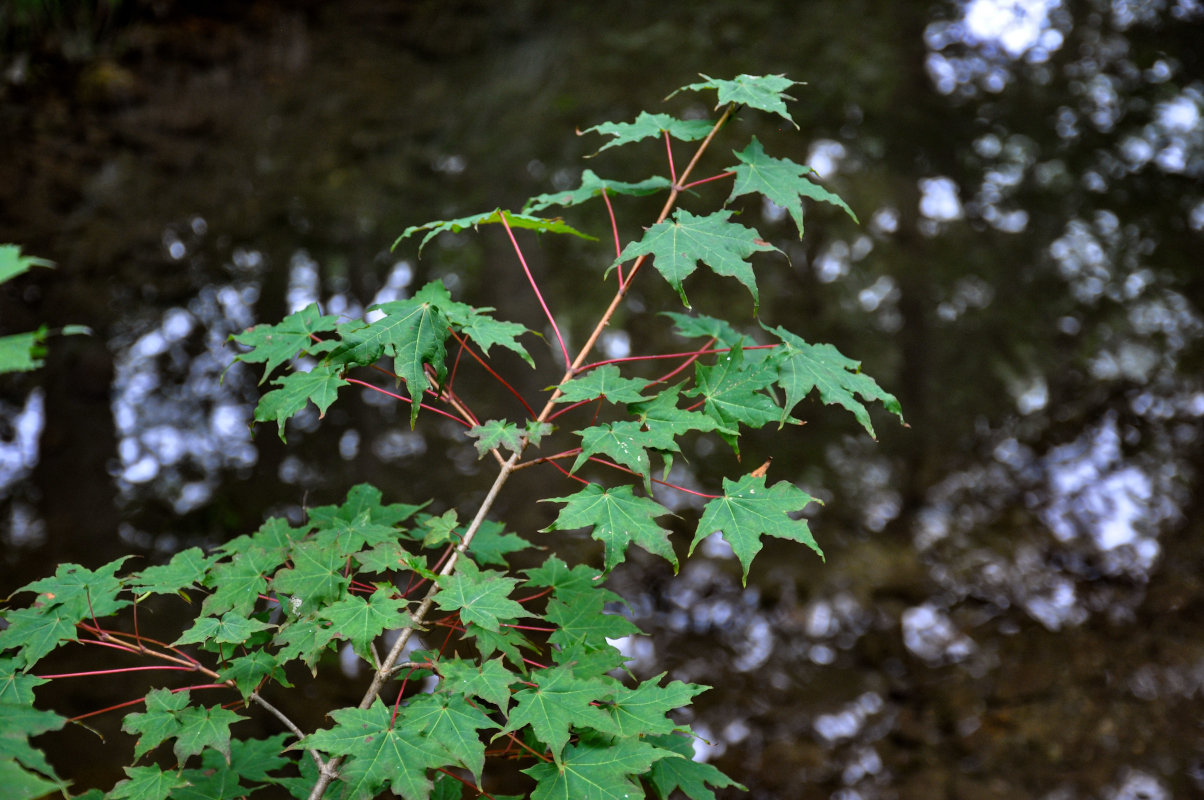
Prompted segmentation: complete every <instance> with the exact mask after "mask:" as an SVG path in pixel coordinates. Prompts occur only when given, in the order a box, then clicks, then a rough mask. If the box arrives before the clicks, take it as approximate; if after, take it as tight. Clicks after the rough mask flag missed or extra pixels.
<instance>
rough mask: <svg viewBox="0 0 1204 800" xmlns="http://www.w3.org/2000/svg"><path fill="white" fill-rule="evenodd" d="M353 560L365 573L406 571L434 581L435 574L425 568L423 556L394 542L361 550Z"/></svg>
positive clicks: (425, 563)
mask: <svg viewBox="0 0 1204 800" xmlns="http://www.w3.org/2000/svg"><path fill="white" fill-rule="evenodd" d="M355 560H356V562H357V563H358V564H359V565H360V567H362V568H363V569H364V570H366V571H367V572H391V571H393V570H398V569H408V570H410V571H411V572H416V573H417V574H419V575H421V576H422V577H423V578H425V579H426V580H428V581H431V580H434V579H435V573H434V572H431V571H430V569H428V568H427V561H426V559H425V558H424V557H423V556H420V555H417V554H415V553H410V552H408V551H407V550H406V549H405V548H403V547H402V546H401V543H400V542H396V541H393V542H385V543H383V544H378V545H377V546H376V547H374V548H372V549H371V550H361V551H360V552H358V553H356V554H355Z"/></svg>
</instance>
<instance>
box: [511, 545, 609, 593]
mask: <svg viewBox="0 0 1204 800" xmlns="http://www.w3.org/2000/svg"><path fill="white" fill-rule="evenodd" d="M526 575H527V583H526V584H525V585H527V586H534V587H541V586H547V587H550V588H552V589H554V590H555V592H556V596H557V597H568V596H569V595H572V594H574V593H576V592H587V593H588V592H593V591H601V592H605V593H606V602H608V603H609V602H613V601H617V600H620V599H621V598H620V597H619V596H618V595H617V594H615V593H614V592H612V591H610V590H609V589H599V588H598V587H599V586H600V585H601V581H602V578H603V575H602V570H599V569H594V568H593V567H591V566H589V565H588V564H577V565H576V566H574V567H573V568H572V569H569V566H568V564H566V563H564V562H563V561H561V560H560V559H559V558H557V557H556V556H549V557H548V558H547V559H546V560H545V561H544V562H543V564H541V565H539V566H538V567H535V568H533V569H528V570H527V571H526Z"/></svg>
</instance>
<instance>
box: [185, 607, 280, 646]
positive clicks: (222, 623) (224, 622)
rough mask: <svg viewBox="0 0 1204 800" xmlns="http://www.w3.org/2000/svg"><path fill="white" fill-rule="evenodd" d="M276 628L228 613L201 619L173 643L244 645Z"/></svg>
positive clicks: (231, 612)
mask: <svg viewBox="0 0 1204 800" xmlns="http://www.w3.org/2000/svg"><path fill="white" fill-rule="evenodd" d="M274 627H275V626H274V625H272V624H270V623H267V622H261V621H259V620H257V619H247V618H246V617H244V616H242V615H241V614H236V613H235V612H233V611H228V612H226V613H225V614H223V615H222V616H221V619H217V618H215V617H201V618H200V619H198V620H197V621H196V622H195V623H193V626H192V627H191V628H189V629H188V630H186V631H184V633H183V634H181V635H180V638H179V639H176V640H175V641H174V642H172V645H173V646H177V645H182V644H195V643H197V642H217V643H219V644H242V643H243V642H245V641H247V639H250V638H251V637H252V636H253V635H254V634H256V633H258V632H259V631H266V630H269V629H271V628H274Z"/></svg>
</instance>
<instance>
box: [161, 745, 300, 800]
mask: <svg viewBox="0 0 1204 800" xmlns="http://www.w3.org/2000/svg"><path fill="white" fill-rule="evenodd" d="M286 738H287V735H286V734H283V733H281V734H277V735H276V736H273V737H271V738H270V739H247V740H245V741H243V740H239V739H232V740H231V741H230V761H229V763H227V762H226V760H225V759H224V758H222V756H221V755H220V754H219V753H217V752H216V751H214V750H206V751H205V752H204V753H202V754H201V767H200V769H186V770H184V771H183V772H182V773H181V774H182V775H183V776H184V777H185V778H186V779H187V780H188V782H189V784H190V785H189V786H186V787H184V788H182V789H177V790H175V791H173V792H172V795H171V796H172V800H234V798H242V797H247V796H253V795H252V789H253V788H258V787H256V786H254V784H256V783H260V782H265V781H266V782H273V783H275V782H277V781H278V780H279V778H277V777H275V776H271V775H269V774H268V773H269V772H270V771H272V770H277V769H281V768H283V767H285V766H287V765H288V764H289V763H291V762H290V761H289V759H287V758H285V757H284V756H283V755H282V751H283V750H284V748H285V741H284V740H285V739H286ZM310 763H311V764H312V763H313V762H312V761H311V762H310ZM243 780H245V781H249V782H251V784H252V786H251V787H248V786H247V785H246V784H244V783H242V781H243Z"/></svg>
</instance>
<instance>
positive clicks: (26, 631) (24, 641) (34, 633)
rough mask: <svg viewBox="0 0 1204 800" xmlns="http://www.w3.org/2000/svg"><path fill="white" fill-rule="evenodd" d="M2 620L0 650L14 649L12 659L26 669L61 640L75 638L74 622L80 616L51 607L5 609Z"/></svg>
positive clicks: (73, 639) (72, 639)
mask: <svg viewBox="0 0 1204 800" xmlns="http://www.w3.org/2000/svg"><path fill="white" fill-rule="evenodd" d="M4 621H5V622H6V623H8V627H6V628H4V629H3V630H0V651H4V650H9V649H12V648H17V651H18V652H17V655H16V659H15V660H17V661H20V662H21V664H22V666H23V667H25V668H29V667H32V666H33V665H34V664H36V663H37V662H38V661H39V660H41V658H42V657H43V656H45V655H46V654H47V653H49V652H51V651H52V650H54V649H55V648H56V647H58V646H59V644H60V643H61V642H66V641H75V638H76V637H75V623H77V622H79V621H80V617H79V615H78V614H75V613H71V612H69V611H68V610H67V609H65V608H63V607H62V606H54V607H51V608H18V609H11V610H6V611H5V612H4Z"/></svg>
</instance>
